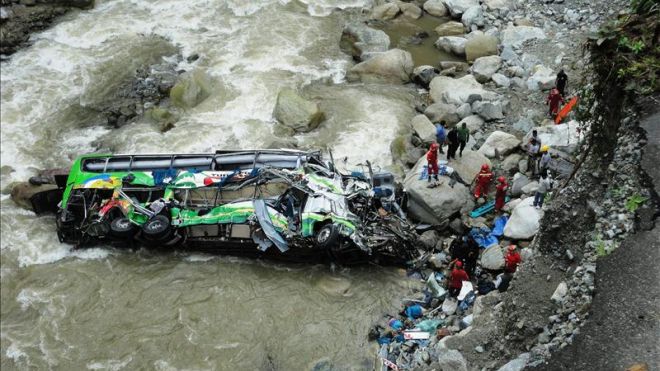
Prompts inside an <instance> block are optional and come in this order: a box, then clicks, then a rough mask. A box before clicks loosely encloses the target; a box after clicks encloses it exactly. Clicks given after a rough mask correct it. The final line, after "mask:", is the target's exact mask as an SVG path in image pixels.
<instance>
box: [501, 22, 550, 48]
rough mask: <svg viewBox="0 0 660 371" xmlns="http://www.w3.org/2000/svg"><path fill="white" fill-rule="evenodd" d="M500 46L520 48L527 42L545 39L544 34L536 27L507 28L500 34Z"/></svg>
mask: <svg viewBox="0 0 660 371" xmlns="http://www.w3.org/2000/svg"><path fill="white" fill-rule="evenodd" d="M501 38H502V46H505V47H506V46H512V47H520V46H522V44H523V43H524V42H525V41H527V40H535V39H545V32H543V30H542V29H540V28H538V27H530V26H509V27H507V28H506V29H504V31H502V33H501Z"/></svg>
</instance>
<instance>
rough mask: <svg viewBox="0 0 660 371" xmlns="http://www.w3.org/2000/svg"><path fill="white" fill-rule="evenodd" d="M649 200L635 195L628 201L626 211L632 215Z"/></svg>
mask: <svg viewBox="0 0 660 371" xmlns="http://www.w3.org/2000/svg"><path fill="white" fill-rule="evenodd" d="M647 200H648V198H646V197H642V196H640V195H639V194H637V193H635V194H634V195H632V196H630V197H628V200H626V209H627V210H628V211H630V212H631V213H634V212H635V211H636V210H637V208H639V207H640V206H641V205H642V204H643V203H644V202H646V201H647Z"/></svg>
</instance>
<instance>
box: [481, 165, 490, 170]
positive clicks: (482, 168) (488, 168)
mask: <svg viewBox="0 0 660 371" xmlns="http://www.w3.org/2000/svg"><path fill="white" fill-rule="evenodd" d="M489 170H490V166H488V164H483V165H481V171H489Z"/></svg>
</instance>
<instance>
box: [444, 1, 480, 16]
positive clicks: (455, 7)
mask: <svg viewBox="0 0 660 371" xmlns="http://www.w3.org/2000/svg"><path fill="white" fill-rule="evenodd" d="M444 3H445V6H446V7H447V9H448V10H449V13H450V14H451V16H452V17H454V18H458V17H460V16H461V15H463V13H464V12H465V11H466V10H468V9H469V8H471V7H473V6H479V1H478V0H444Z"/></svg>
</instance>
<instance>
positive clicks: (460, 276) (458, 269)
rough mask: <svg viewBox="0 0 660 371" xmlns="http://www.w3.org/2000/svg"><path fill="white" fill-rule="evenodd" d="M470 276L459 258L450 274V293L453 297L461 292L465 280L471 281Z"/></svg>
mask: <svg viewBox="0 0 660 371" xmlns="http://www.w3.org/2000/svg"><path fill="white" fill-rule="evenodd" d="M469 280H470V277H469V276H468V274H467V273H466V272H465V271H464V270H463V263H461V261H460V260H457V261H456V262H455V263H454V269H453V270H452V271H451V275H450V276H449V295H451V296H452V297H457V296H458V294H459V293H460V292H461V287H463V281H469Z"/></svg>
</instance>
